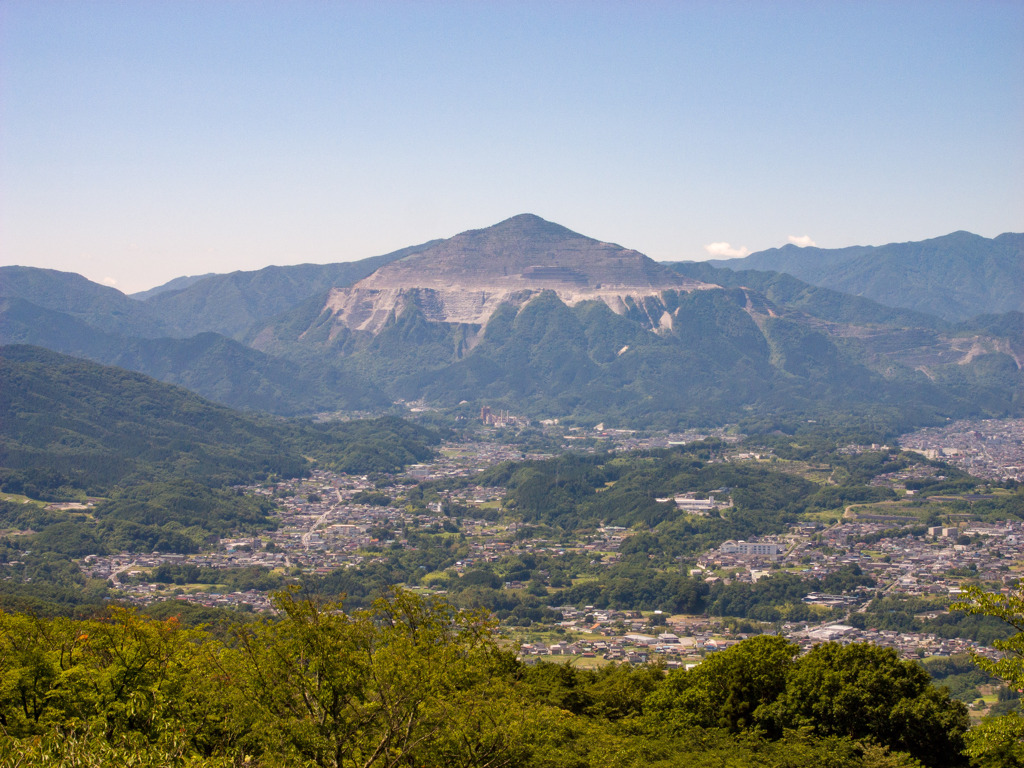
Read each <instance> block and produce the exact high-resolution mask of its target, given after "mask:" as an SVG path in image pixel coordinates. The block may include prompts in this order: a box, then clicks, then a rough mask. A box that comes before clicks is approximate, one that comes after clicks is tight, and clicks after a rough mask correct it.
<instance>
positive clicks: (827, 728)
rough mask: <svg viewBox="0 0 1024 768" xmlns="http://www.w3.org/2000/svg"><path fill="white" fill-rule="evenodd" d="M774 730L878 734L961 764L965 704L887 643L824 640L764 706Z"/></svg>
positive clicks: (942, 762)
mask: <svg viewBox="0 0 1024 768" xmlns="http://www.w3.org/2000/svg"><path fill="white" fill-rule="evenodd" d="M762 715H763V718H764V719H765V720H766V721H767V722H771V723H772V724H773V726H774V730H775V732H776V733H781V731H782V729H784V728H804V727H806V728H810V729H811V730H812V731H813V732H814V733H816V734H818V735H821V736H846V737H848V738H851V739H856V740H870V741H875V742H877V743H879V744H881V745H883V746H885V747H888V748H890V749H892V750H895V751H900V752H907V753H909V754H911V755H913V756H914V757H916V758H918V759H920V760H921V761H922V762H924V763H925V764H926V765H929V766H935V767H936V768H940V767H944V766H959V765H965V764H966V760H965V758H964V757H963V750H964V735H965V733H966V731H967V727H968V724H969V721H968V717H967V708H966V706H964V704H963V703H962V702H959V701H955V700H953V699H951V698H950V696H949V692H948V690H946V689H940V688H936V687H935V686H933V685H932V684H931V679H930V677H929V675H928V673H927V672H925V671H924V669H923V668H922V667H921V666H920V665H918V664H916V663H914V662H910V661H903V660H901V659H900V658H899V657H898V656H897V655H896V652H895V651H893V650H892V649H889V648H880V647H878V646H874V645H870V644H868V643H853V644H851V645H846V646H844V645H840V644H838V643H824V644H822V645H818V646H815V648H814V649H813V650H811V651H810V653H808V654H807V655H806V656H804V657H802V658H800V659H799V660H798V661H797V662H796V663H795V664H794V665H793V668H792V670H791V671H790V674H789V677H788V679H787V681H786V685H785V691H784V692H783V693H782V695H781V696H779V698H778V700H776V701H775V702H774V703H772V704H771V705H770V706H768V707H767V708H766V709H765V711H764V712H763V713H762Z"/></svg>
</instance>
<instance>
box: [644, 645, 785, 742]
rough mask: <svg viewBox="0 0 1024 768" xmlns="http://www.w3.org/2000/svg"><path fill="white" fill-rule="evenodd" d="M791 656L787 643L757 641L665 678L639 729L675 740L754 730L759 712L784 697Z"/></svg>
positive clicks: (651, 698)
mask: <svg viewBox="0 0 1024 768" xmlns="http://www.w3.org/2000/svg"><path fill="white" fill-rule="evenodd" d="M796 652H797V646H796V645H794V644H793V643H790V642H788V641H786V640H783V639H782V638H780V637H775V636H771V635H761V636H759V637H754V638H750V639H749V640H744V641H743V642H742V643H738V644H737V645H735V646H733V647H732V648H729V649H727V650H725V651H721V652H719V653H715V654H714V655H712V656H709V657H708V658H707V659H705V660H704V662H703V663H701V664H700V665H698V666H697V667H695V668H694V669H692V670H689V671H682V670H679V671H675V672H671V673H670V674H669V675H668V677H667V679H666V680H665V683H664V684H663V685H661V686H659V687H658V688H657V689H656V690H655V691H654V692H653V693H652V694H651V695H650V696H649V697H648V698H647V701H646V702H645V703H644V718H643V719H644V726H645V728H646V729H647V730H649V731H651V732H653V733H660V734H676V735H678V734H680V733H684V732H686V731H687V730H690V729H692V728H716V727H720V728H726V729H729V730H731V731H739V730H744V729H756V728H758V727H760V726H761V725H762V721H763V716H762V712H763V708H764V707H765V706H767V705H768V704H771V703H772V702H773V701H775V700H776V698H777V697H778V696H779V695H780V694H782V692H783V691H784V689H785V687H786V675H787V672H788V671H789V669H790V667H791V666H792V665H793V657H794V656H795V655H796Z"/></svg>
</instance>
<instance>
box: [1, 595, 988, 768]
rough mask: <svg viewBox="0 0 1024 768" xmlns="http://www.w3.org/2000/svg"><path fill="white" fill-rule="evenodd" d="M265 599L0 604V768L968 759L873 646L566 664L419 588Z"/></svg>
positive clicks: (756, 648) (753, 649)
mask: <svg viewBox="0 0 1024 768" xmlns="http://www.w3.org/2000/svg"><path fill="white" fill-rule="evenodd" d="M276 606H277V608H278V609H279V611H280V615H279V616H278V617H274V618H266V619H263V620H260V621H256V622H248V623H244V624H239V625H238V626H236V627H235V629H234V632H233V633H231V634H229V635H227V636H225V634H224V633H223V631H221V632H220V633H218V634H217V635H215V634H213V633H211V632H207V631H204V630H195V629H187V628H185V627H184V626H183V625H182V624H181V623H180V622H179V621H177V620H176V618H175V617H174V616H173V615H172V616H171V617H170V618H168V619H166V620H163V621H155V620H152V619H146V618H142V617H139V616H137V615H135V614H132V613H131V612H128V611H123V610H117V609H112V610H110V611H109V612H108V613H107V614H106V615H101V616H98V617H97V618H95V619H90V620H81V621H73V620H68V619H55V620H43V619H38V618H33V617H30V616H26V615H20V614H5V613H0V654H2V658H3V659H4V664H3V666H2V667H0V689H2V691H3V694H4V695H3V696H2V697H0V724H2V725H3V728H2V731H0V765H3V766H11V767H12V768H13V766H15V765H40V764H73V765H89V766H99V765H128V764H131V765H138V766H154V767H155V766H161V767H162V766H167V765H180V766H194V767H196V768H198V766H210V767H211V768H212V767H214V766H216V767H217V768H221V767H223V768H227V766H232V765H250V766H262V767H263V768H278V767H280V768H285V767H286V766H287V767H289V768H290V767H292V766H294V767H295V768H298V767H299V766H321V767H323V768H340V767H341V766H352V767H353V768H354V767H355V766H359V767H360V768H367V767H368V766H369V767H372V766H392V767H394V768H397V766H464V768H486V767H489V766H490V767H493V766H505V767H506V768H518V767H520V766H522V767H523V768H526V767H527V766H529V767H530V768H544V767H545V766H550V768H566V767H567V766H570V767H572V768H589V767H590V766H594V767H595V768H596V767H597V766H601V767H602V768H609V767H611V768H634V767H635V768H640V767H641V766H643V768H647V767H648V766H662V767H663V768H668V767H669V766H678V765H687V766H698V767H704V766H706V767H707V768H711V766H730V768H746V767H747V766H765V767H766V768H767V767H768V766H775V767H776V768H798V767H799V768H805V766H808V765H824V766H829V767H830V768H855V767H862V768H882V767H887V768H914V767H915V766H927V767H928V768H956V767H958V766H965V767H966V766H967V765H968V761H967V756H966V753H965V748H966V747H967V744H968V736H967V728H968V722H969V721H968V717H967V709H966V707H965V706H964V705H963V704H962V703H960V702H958V701H955V700H953V699H951V698H950V696H949V692H948V690H946V689H940V688H936V687H934V686H933V685H932V683H931V679H930V677H929V675H928V673H927V672H925V670H924V669H922V668H921V667H920V666H919V665H917V664H916V663H914V662H909V661H902V660H900V659H899V658H898V657H897V656H896V654H895V653H894V652H893V651H891V650H887V649H880V648H876V647H873V646H869V645H862V644H856V645H851V646H847V647H843V646H840V645H838V644H834V643H832V644H826V645H821V646H818V647H817V648H815V649H814V650H813V651H811V652H810V653H809V654H807V655H806V656H803V657H800V658H796V652H797V647H796V646H795V645H792V644H790V643H788V642H787V641H786V640H784V639H782V638H778V637H770V636H762V637H757V638H753V639H750V640H747V641H744V642H742V643H740V644H739V645H736V646H735V647H733V648H730V649H728V650H726V651H722V652H720V653H717V654H715V655H713V656H710V657H709V658H707V659H706V660H705V661H704V662H703V663H702V664H700V665H699V666H697V667H696V668H695V669H693V670H689V671H685V670H682V669H678V670H673V671H671V672H668V673H667V674H666V672H665V671H664V670H662V669H660V668H658V667H646V666H644V667H639V668H631V667H630V666H629V665H622V666H618V667H615V666H612V667H607V668H605V669H603V670H601V671H586V670H580V669H576V668H574V667H572V666H569V665H559V664H540V665H537V666H532V667H530V666H525V665H523V664H522V663H521V662H519V661H517V660H516V658H515V654H514V652H512V651H510V650H508V649H506V648H503V647H502V646H501V645H500V644H499V643H498V642H497V638H496V637H495V635H494V634H493V629H494V627H493V625H492V624H491V623H490V622H489V621H488V620H487V619H486V618H485V617H484V616H483V615H481V614H479V613H459V612H455V611H453V610H452V607H451V606H450V605H448V604H446V603H444V602H443V601H441V600H437V599H423V598H418V597H415V596H413V595H410V594H408V593H393V594H392V595H391V597H390V598H389V599H384V600H380V601H378V602H376V603H374V605H373V606H372V607H371V608H370V609H369V610H364V611H351V612H348V613H343V612H341V611H338V610H337V608H338V606H336V605H332V604H318V603H315V602H308V601H303V600H298V599H296V598H295V596H294V595H293V594H289V593H285V594H282V595H279V596H278V598H277V600H276Z"/></svg>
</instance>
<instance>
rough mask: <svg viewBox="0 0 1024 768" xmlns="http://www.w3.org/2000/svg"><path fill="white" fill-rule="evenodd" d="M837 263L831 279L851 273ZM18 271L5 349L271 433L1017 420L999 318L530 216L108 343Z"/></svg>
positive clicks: (1009, 350)
mask: <svg viewBox="0 0 1024 768" xmlns="http://www.w3.org/2000/svg"><path fill="white" fill-rule="evenodd" d="M950 238H952V239H950ZM950 238H945V239H944V238H938V239H937V241H942V242H943V243H944V245H943V246H942V248H943V249H944V250H943V253H946V252H948V253H953V252H954V251H956V249H957V248H958V247H960V245H962V246H963V247H964V248H966V249H967V250H966V251H965V252H964V253H963V254H960V256H957V258H960V261H961V262H963V261H964V260H965V259H966V260H967V261H970V259H971V258H973V256H972V253H973V251H971V248H973V247H974V245H976V244H977V241H978V240H984V239H983V238H981V239H979V238H976V237H975V236H969V235H966V234H964V235H963V236H962V237H960V236H958V237H953V236H950ZM937 241H926V243H925V244H921V248H920V249H918V250H922V252H923V251H927V250H928V249H929V248H930V249H931V251H935V250H936V246H935V245H934V243H935V242H937ZM996 241H999V242H1000V243H1002V244H1003V245H1006V246H1007V247H1010V246H1012V241H1013V236H1010V235H1006V236H1003V237H1002V238H997V239H996ZM1004 241H1005V242H1004ZM985 242H989V241H985ZM991 242H995V241H991ZM958 244H960V245H958ZM1007 244H1009V245H1007ZM867 250H868V251H870V250H871V249H867ZM847 251H855V252H856V253H853V254H852V255H851V253H846V252H844V253H843V254H840V255H835V254H833V255H831V256H829V257H827V258H826V261H829V260H830V259H831V260H832V261H837V262H838V261H842V260H843V259H847V260H849V259H852V258H855V257H856V256H857V254H861V255H863V253H865V252H866V251H865V249H860V250H857V249H847ZM788 252H789V251H787V253H788ZM950 259H953V256H950ZM954 261H955V259H954ZM843 263H846V262H843ZM951 263H952V262H951ZM958 263H959V262H958ZM12 269H17V270H21V271H20V272H17V273H16V274H17V275H18V280H20V281H21V282H18V281H15V284H16V285H15V287H17V285H21V286H22V288H19V289H18V290H17V291H15V290H13V289H11V290H8V291H7V293H8V294H10V293H15V294H17V293H18V291H21V292H22V293H24V294H26V295H9V296H8V298H7V299H5V300H3V303H2V304H0V311H2V317H0V342H7V343H11V342H16V343H32V344H39V345H43V346H47V347H50V348H54V349H57V350H59V351H62V352H66V353H71V354H77V355H83V356H86V357H89V358H91V359H93V360H97V361H100V362H103V363H110V364H116V365H121V366H126V367H130V368H132V369H135V370H139V371H142V372H145V373H148V374H152V375H155V376H158V377H160V378H161V379H162V380H164V381H168V382H171V383H177V384H182V385H185V386H188V387H190V388H192V389H194V390H195V391H197V392H200V393H202V394H203V395H204V396H208V397H211V398H214V399H216V400H218V401H219V402H222V403H225V404H228V405H231V406H233V407H242V408H249V409H260V410H268V411H271V412H274V413H278V414H281V415H293V414H309V413H315V412H320V411H337V410H350V411H351V410H356V411H364V412H365V411H366V410H373V409H380V408H386V407H387V406H388V403H389V402H394V401H424V402H426V403H429V404H431V405H435V406H440V407H446V408H456V407H458V406H459V405H460V404H462V403H463V401H465V402H466V404H468V409H469V410H473V409H475V408H476V407H479V405H480V404H481V403H489V404H491V405H492V406H497V407H501V408H506V409H512V410H513V411H515V412H518V413H520V414H522V415H526V416H530V417H540V418H548V417H550V418H568V419H575V420H577V421H580V422H583V423H597V422H599V421H604V422H605V423H608V424H610V425H618V426H628V425H631V426H660V427H669V426H676V425H680V424H698V423H700V424H710V423H716V424H721V423H724V422H737V421H744V422H749V421H753V422H754V423H755V424H762V425H763V424H766V423H771V422H774V421H777V420H779V419H782V420H783V421H793V420H794V419H795V420H797V421H800V420H806V419H815V420H819V419H822V418H826V419H838V420H846V421H851V420H853V421H865V420H867V421H871V422H872V423H879V424H882V425H883V431H884V430H889V431H892V430H894V429H896V428H897V427H899V428H904V427H910V426H913V425H914V424H921V423H931V422H934V421H935V420H937V419H944V418H950V417H976V416H1005V415H1010V414H1016V413H1019V412H1021V409H1022V408H1024V377H1022V374H1021V363H1022V361H1024V335H1022V334H1021V333H1020V330H1019V328H1018V326H1019V324H1018V323H1015V321H1014V319H1013V316H1012V315H1011V316H1007V317H1003V318H1000V317H990V318H988V319H985V320H980V321H978V322H972V323H968V324H960V325H956V324H954V323H952V322H950V321H949V320H944V319H942V318H940V317H937V316H936V315H934V314H929V313H928V312H924V311H918V310H915V309H898V308H894V307H893V306H892V305H885V304H881V303H878V302H876V301H873V300H871V299H869V298H867V297H865V296H854V295H850V294H848V293H842V292H839V291H835V290H831V289H825V288H820V287H819V288H816V287H813V286H811V285H808V284H806V283H804V282H801V281H800V280H798V279H797V278H794V277H791V276H789V275H785V274H780V273H765V272H757V271H751V270H746V271H743V272H732V271H730V270H726V269H723V268H715V267H713V266H711V265H708V264H657V263H655V262H653V261H651V260H650V259H648V258H647V257H645V256H643V255H642V254H639V253H637V252H636V251H631V250H629V249H627V248H623V247H621V246H618V245H614V244H611V243H603V242H600V241H597V240H594V239H592V238H588V237H585V236H583V235H580V234H578V233H575V232H572V231H571V230H568V229H566V228H565V227H561V226H559V225H557V224H554V223H552V222H547V221H544V220H543V219H540V218H539V217H536V216H532V215H529V214H523V215H520V216H515V217H513V218H511V219H508V220H506V221H503V222H500V223H499V224H497V225H494V226H493V227H488V228H485V229H481V230H471V231H469V232H464V233H461V234H459V235H456V236H455V237H452V238H448V239H447V240H440V241H431V242H429V243H425V244H423V245H420V246H414V247H412V248H408V249H404V250H403V251H397V252H395V253H393V254H388V255H385V256H379V257H374V258H373V259H366V260H363V261H362V262H356V263H354V264H347V265H345V264H341V265H301V266H298V267H271V268H267V269H265V270H260V271H257V272H248V273H234V274H232V275H214V276H207V277H203V278H200V279H197V280H195V281H187V284H186V285H185V287H183V288H181V289H176V288H168V290H164V291H159V292H157V293H156V294H153V295H151V296H150V297H149V298H148V299H147V300H146V301H135V300H132V299H129V298H128V297H124V296H123V295H121V294H117V292H116V291H115V292H113V295H114V297H115V299H116V301H112V302H111V304H110V306H114V307H117V308H119V309H118V312H121V309H120V308H121V307H122V305H123V306H124V307H125V309H124V311H123V312H122V314H121V315H120V316H118V317H115V318H113V319H112V318H106V319H105V320H104V322H103V323H100V322H99V321H98V320H95V317H94V315H95V314H96V313H97V312H98V311H99V307H100V304H101V302H100V301H99V300H98V298H97V297H99V296H100V294H101V293H102V295H103V296H106V295H107V294H106V293H105V292H108V291H111V290H112V289H106V288H103V287H101V286H94V287H93V288H89V286H88V285H86V286H84V287H83V286H81V285H78V283H75V282H74V281H69V279H67V276H64V277H62V278H61V279H60V281H58V282H59V283H60V284H61V285H62V286H64V287H63V288H60V289H59V290H58V289H57V288H53V287H51V288H46V287H45V286H46V285H48V284H49V283H48V282H47V281H50V283H52V282H53V280H54V277H53V275H50V274H43V273H44V272H45V271H42V270H40V271H37V272H38V274H35V275H34V277H33V275H29V274H28V273H25V271H24V269H23V268H12ZM4 274H5V273H3V272H0V279H2V278H3V276H4ZM999 274H1002V273H999ZM985 275H987V277H985V278H984V279H986V280H987V279H988V278H989V277H992V279H995V277H993V276H998V275H997V272H992V273H991V274H989V273H987V272H986V273H985ZM76 277H77V276H76ZM29 278H32V279H31V280H30V279H29ZM346 280H349V281H351V280H358V281H357V282H356V283H354V284H350V285H348V286H347V287H346V286H345V285H343V284H342V283H343V282H344V281H346ZM79 281H80V282H83V283H87V282H88V281H84V280H82V279H81V278H79ZM891 282H892V283H893V284H894V285H899V280H898V279H896V278H895V277H892V278H891ZM1009 283H1010V284H1011V285H1012V280H1009ZM24 285H30V287H32V286H34V287H32V290H31V291H30V290H28V289H27V288H24ZM89 285H92V284H89ZM76 286H77V287H76ZM950 286H951V290H950V293H951V296H955V294H956V292H957V290H958V284H957V282H956V281H952V282H951V283H950ZM72 289H74V290H79V289H81V290H80V292H79V294H75V295H74V296H71V295H70V294H69V295H67V296H65V297H64V298H63V299H61V298H60V297H61V296H62V295H63V294H64V293H68V292H69V291H70V292H72V293H73V292H74V291H73V290H72ZM992 289H993V290H996V288H995V287H993V288H992ZM5 290H6V289H5ZM307 291H309V293H308V294H307V293H306V292H307ZM62 292H63V293H62ZM117 296H120V299H117ZM37 300H38V301H43V300H45V302H46V304H47V306H48V307H50V308H47V306H44V305H42V304H37V303H36V301H37ZM61 301H63V302H64V304H63V305H62V304H61ZM965 301H966V299H965ZM125 302H128V303H127V304H125ZM61 306H66V307H68V308H69V311H68V312H63V311H62V310H61V309H60V307H61ZM928 308H931V306H929V307H928ZM133 313H134V314H133ZM275 313H277V314H275ZM147 323H148V324H149V325H147ZM154 323H156V324H157V326H159V328H160V329H162V332H163V333H164V335H165V336H172V337H173V336H177V335H191V334H193V333H194V332H197V331H200V332H203V333H206V332H208V331H215V332H218V331H219V332H221V333H225V334H229V335H232V336H234V337H235V339H236V341H229V340H228V339H225V338H224V337H222V336H216V337H215V336H212V335H209V334H207V335H199V336H196V337H195V338H189V339H186V340H181V339H178V340H173V339H169V338H153V337H152V336H151V337H149V338H144V337H143V336H142V335H140V334H136V333H134V332H133V331H132V330H131V329H132V328H136V327H137V328H144V329H149V330H148V331H147V332H150V331H152V330H153V324H154ZM242 344H244V345H245V346H244V347H243V346H240V345H242Z"/></svg>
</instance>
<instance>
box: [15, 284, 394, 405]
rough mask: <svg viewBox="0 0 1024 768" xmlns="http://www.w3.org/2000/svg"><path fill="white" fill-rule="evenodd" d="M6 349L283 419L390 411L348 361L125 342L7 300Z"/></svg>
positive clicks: (199, 342)
mask: <svg viewBox="0 0 1024 768" xmlns="http://www.w3.org/2000/svg"><path fill="white" fill-rule="evenodd" d="M0 344H31V345H34V346H40V347H45V348H47V349H52V350H54V351H56V352H61V353H63V354H66V355H73V356H75V357H84V358H86V359H88V360H92V361H93V362H97V363H102V364H104V365H116V366H118V367H121V368H127V369H129V370H132V371H138V372H139V373H143V374H145V375H147V376H152V377H153V378H155V379H159V380H160V381H163V382H165V383H167V384H177V385H179V386H183V387H186V388H187V389H190V390H191V391H193V392H195V393H197V394H199V395H201V396H202V397H205V398H207V399H210V400H214V401H215V402H218V403H220V404H222V405H227V406H229V407H232V408H240V409H245V410H259V411H266V412H268V413H275V414H278V415H282V416H291V415H295V414H310V413H316V412H321V411H337V410H355V411H359V410H374V409H385V408H387V407H388V406H389V405H390V401H389V400H388V399H387V398H386V397H385V396H384V394H383V393H382V392H381V391H380V390H379V388H376V387H374V386H373V385H372V384H370V382H368V381H367V380H366V379H365V377H363V376H362V375H360V374H359V373H358V372H355V371H353V370H352V367H351V366H345V365H344V363H343V362H341V361H337V362H332V363H328V362H325V361H308V362H306V363H305V364H299V363H296V362H294V361H287V360H282V359H279V358H275V357H272V356H270V355H267V354H264V353H263V352H259V351H258V350H255V349H252V348H251V347H247V346H244V345H243V344H241V343H239V342H237V341H234V340H233V339H229V338H226V337H224V336H221V335H219V334H216V333H200V334H198V335H196V336H193V337H191V338H184V339H182V338H171V337H166V336H165V337H161V338H149V339H143V338H138V337H126V336H118V335H117V334H114V333H106V332H104V331H100V330H98V329H97V328H95V327H93V326H91V325H89V324H88V323H86V322H84V321H82V320H78V319H76V318H75V317H73V316H71V315H69V314H65V313H63V312H57V311H54V310H49V309H44V308H43V307H39V306H37V305H35V304H32V303H30V302H27V301H25V300H24V299H18V298H8V299H3V298H0Z"/></svg>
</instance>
